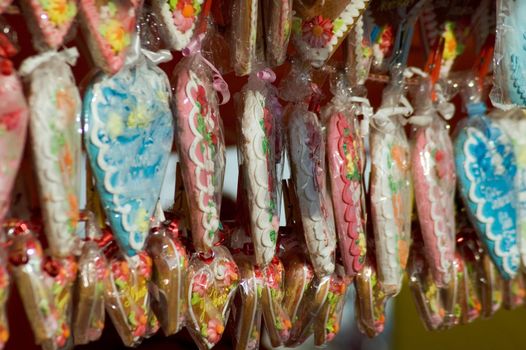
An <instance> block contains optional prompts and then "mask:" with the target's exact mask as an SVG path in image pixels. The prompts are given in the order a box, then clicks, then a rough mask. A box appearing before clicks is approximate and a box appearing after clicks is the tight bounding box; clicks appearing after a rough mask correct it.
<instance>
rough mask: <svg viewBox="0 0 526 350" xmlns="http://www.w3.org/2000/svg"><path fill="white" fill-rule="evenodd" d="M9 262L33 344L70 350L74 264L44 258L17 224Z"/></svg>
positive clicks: (70, 260) (68, 260)
mask: <svg viewBox="0 0 526 350" xmlns="http://www.w3.org/2000/svg"><path fill="white" fill-rule="evenodd" d="M9 262H10V266H11V271H12V274H13V278H14V280H15V282H16V284H17V287H18V291H19V293H20V297H21V299H22V304H23V306H24V309H25V310H26V314H27V316H28V319H29V323H30V325H31V329H32V330H33V333H34V336H35V340H36V343H37V344H38V345H41V346H42V348H43V349H44V350H58V349H67V348H71V346H72V345H73V342H72V338H71V329H70V322H71V312H72V297H71V296H72V288H73V284H74V282H75V278H76V276H77V264H76V262H75V260H74V259H73V258H64V259H53V258H49V257H45V256H44V254H43V251H42V247H41V245H40V242H38V240H37V239H36V237H35V236H34V234H33V232H31V231H29V229H28V228H27V226H26V225H25V224H20V225H18V227H15V228H14V229H13V233H12V237H11V238H10V246H9Z"/></svg>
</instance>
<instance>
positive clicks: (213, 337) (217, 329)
mask: <svg viewBox="0 0 526 350" xmlns="http://www.w3.org/2000/svg"><path fill="white" fill-rule="evenodd" d="M224 331H225V327H224V326H223V323H221V322H220V321H219V320H217V319H215V318H214V319H211V320H210V321H208V328H207V330H206V337H207V339H208V341H209V342H210V343H212V344H216V343H218V342H219V341H220V340H221V336H222V335H223V332H224Z"/></svg>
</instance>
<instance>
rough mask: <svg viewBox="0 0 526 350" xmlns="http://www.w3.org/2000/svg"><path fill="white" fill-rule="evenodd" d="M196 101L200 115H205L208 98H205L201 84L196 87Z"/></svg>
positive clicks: (204, 91)
mask: <svg viewBox="0 0 526 350" xmlns="http://www.w3.org/2000/svg"><path fill="white" fill-rule="evenodd" d="M195 99H196V101H197V103H199V110H200V111H201V115H203V116H205V115H207V114H208V100H207V98H206V90H205V88H204V87H203V85H199V86H198V87H197V95H196V98H195Z"/></svg>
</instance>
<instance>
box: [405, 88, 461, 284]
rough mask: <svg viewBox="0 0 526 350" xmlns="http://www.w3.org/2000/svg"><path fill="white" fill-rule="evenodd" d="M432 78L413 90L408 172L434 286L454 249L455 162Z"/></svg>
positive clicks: (442, 279)
mask: <svg viewBox="0 0 526 350" xmlns="http://www.w3.org/2000/svg"><path fill="white" fill-rule="evenodd" d="M431 89H432V86H431V81H430V80H429V78H423V79H422V82H421V85H420V86H419V87H418V90H417V91H416V92H415V93H414V99H413V100H414V101H415V102H414V106H415V113H414V115H413V117H411V118H410V120H409V122H410V123H411V122H412V121H413V130H412V133H411V173H412V178H413V186H414V193H415V202H416V208H417V210H418V219H419V223H420V228H421V232H422V237H423V243H424V249H425V256H426V257H427V259H428V261H429V265H428V266H429V268H430V270H431V272H432V274H433V279H434V281H435V283H436V286H437V287H444V286H445V285H447V284H448V282H449V280H450V278H451V271H452V270H451V262H452V260H453V255H454V252H455V233H456V230H455V211H454V210H455V205H454V204H455V186H456V176H455V162H454V153H453V144H452V142H451V138H450V137H449V127H448V125H447V124H446V122H445V121H444V120H443V119H442V118H441V117H440V116H439V115H438V113H437V111H436V110H435V107H434V106H433V102H432V99H431V96H432V93H431Z"/></svg>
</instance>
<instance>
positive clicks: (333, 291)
mask: <svg viewBox="0 0 526 350" xmlns="http://www.w3.org/2000/svg"><path fill="white" fill-rule="evenodd" d="M337 268H338V266H337ZM339 270H343V268H342V266H339ZM329 284H330V285H329V292H328V293H327V298H326V300H325V303H324V304H323V307H322V309H321V310H320V313H319V314H318V316H316V319H315V321H314V344H315V345H316V346H322V345H323V344H325V343H328V342H330V341H332V340H333V339H334V337H336V335H337V334H338V333H339V331H340V324H341V320H342V314H343V307H344V305H345V301H346V296H347V286H348V279H347V278H346V277H344V273H343V271H339V273H333V274H332V276H331V280H330V282H329Z"/></svg>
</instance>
